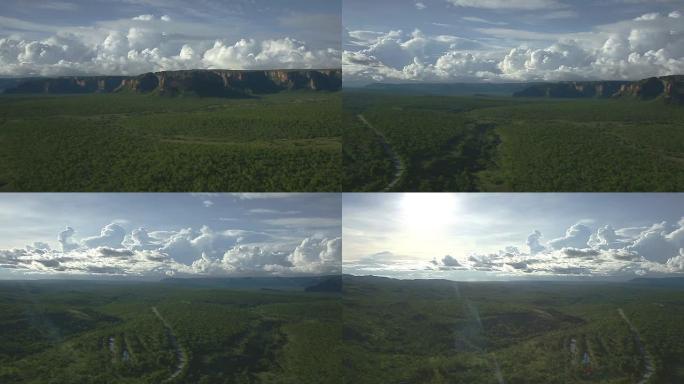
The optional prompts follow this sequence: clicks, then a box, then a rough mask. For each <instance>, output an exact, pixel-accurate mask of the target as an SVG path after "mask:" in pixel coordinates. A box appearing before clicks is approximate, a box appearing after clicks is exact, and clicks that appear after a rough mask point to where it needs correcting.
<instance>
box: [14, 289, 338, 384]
mask: <svg viewBox="0 0 684 384" xmlns="http://www.w3.org/2000/svg"><path fill="white" fill-rule="evenodd" d="M283 280H286V279H283ZM225 285H226V284H222V283H221V282H220V281H213V282H212V281H208V282H207V283H204V284H195V283H187V284H184V283H179V282H164V281H162V282H121V281H119V282H112V281H110V282H106V281H60V280H52V281H9V282H7V281H6V282H0V382H1V383H35V384H39V383H40V384H45V383H59V384H68V383H74V384H76V383H79V384H88V383H92V384H103V383H127V384H138V383H155V384H158V383H193V384H196V383H201V384H205V383H226V384H227V383H246V384H252V383H255V384H256V383H286V384H287V383H292V384H295V383H311V384H318V383H339V382H340V380H341V364H340V362H341V358H340V355H339V353H340V350H341V338H340V334H341V305H340V298H339V297H340V296H339V292H337V293H335V292H330V291H327V292H326V291H321V290H318V291H316V292H314V290H306V289H304V288H302V287H298V286H299V284H291V285H290V286H286V285H284V284H280V285H278V286H273V285H271V286H270V287H269V288H261V289H260V288H256V287H247V286H245V287H242V288H240V287H234V288H225ZM297 287H298V288H297Z"/></svg>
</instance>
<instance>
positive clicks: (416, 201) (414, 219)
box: [401, 193, 459, 230]
mask: <svg viewBox="0 0 684 384" xmlns="http://www.w3.org/2000/svg"><path fill="white" fill-rule="evenodd" d="M458 205H459V204H458V195H456V194H453V193H405V194H404V195H403V196H402V199H401V218H402V221H403V222H404V223H405V224H406V225H407V226H409V227H412V228H418V229H427V230H431V229H434V228H439V227H443V226H445V225H447V224H449V223H450V222H453V221H454V220H455V219H456V211H457V209H458Z"/></svg>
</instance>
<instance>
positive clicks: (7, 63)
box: [0, 0, 341, 77]
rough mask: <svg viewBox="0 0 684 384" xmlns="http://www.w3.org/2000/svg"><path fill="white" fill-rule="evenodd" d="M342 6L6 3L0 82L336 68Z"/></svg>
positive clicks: (310, 2)
mask: <svg viewBox="0 0 684 384" xmlns="http://www.w3.org/2000/svg"><path fill="white" fill-rule="evenodd" d="M340 7H341V5H340V2H339V1H315V0H292V1H287V2H283V1H277V0H205V1H201V2H199V1H198V2H190V3H188V2H185V1H181V0H114V1H109V0H107V1H104V0H93V1H90V0H88V1H86V0H48V1H25V0H7V1H3V2H2V3H1V4H0V15H1V16H0V77H26V76H62V75H64V76H66V75H138V74H141V73H145V72H154V71H163V70H180V69H314V68H339V67H340V24H341V21H340V12H341V9H340Z"/></svg>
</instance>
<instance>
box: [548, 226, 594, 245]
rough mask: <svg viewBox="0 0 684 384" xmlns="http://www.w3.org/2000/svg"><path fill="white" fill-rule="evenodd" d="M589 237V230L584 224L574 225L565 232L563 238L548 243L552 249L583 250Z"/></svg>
mask: <svg viewBox="0 0 684 384" xmlns="http://www.w3.org/2000/svg"><path fill="white" fill-rule="evenodd" d="M590 237H591V228H589V227H587V226H586V225H584V224H580V223H578V224H574V225H573V226H571V227H570V228H568V230H567V231H566V232H565V236H563V237H559V238H557V239H553V240H550V241H549V245H550V246H551V247H552V248H553V249H561V248H585V247H586V246H587V243H588V242H589V238H590Z"/></svg>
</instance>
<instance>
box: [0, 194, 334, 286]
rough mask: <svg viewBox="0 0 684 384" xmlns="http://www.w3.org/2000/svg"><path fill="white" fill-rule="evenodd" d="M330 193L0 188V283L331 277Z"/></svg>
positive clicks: (332, 242)
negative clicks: (76, 191) (6, 191)
mask: <svg viewBox="0 0 684 384" xmlns="http://www.w3.org/2000/svg"><path fill="white" fill-rule="evenodd" d="M340 199H341V197H340V195H339V194H296V193H287V194H285V193H283V194H277V193H259V194H250V193H245V194H174V193H169V194H149V193H148V194H144V193H142V194H127V193H114V194H106V193H92V194H70V193H68V194H31V193H19V194H2V196H0V279H37V278H101V277H110V278H126V277H131V278H144V279H160V278H165V277H170V276H176V277H188V276H191V277H196V276H197V277H199V276H272V275H277V276H295V275H324V274H334V273H340V269H341V247H342V244H341V218H340V209H341V208H340V203H341V200H340Z"/></svg>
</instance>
